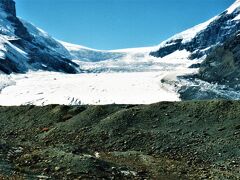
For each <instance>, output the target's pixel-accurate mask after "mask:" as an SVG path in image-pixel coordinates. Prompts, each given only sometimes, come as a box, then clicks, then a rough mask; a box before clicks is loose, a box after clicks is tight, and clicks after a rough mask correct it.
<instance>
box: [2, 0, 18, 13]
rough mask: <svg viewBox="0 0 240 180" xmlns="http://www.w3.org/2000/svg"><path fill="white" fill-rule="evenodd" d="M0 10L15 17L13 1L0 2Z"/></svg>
mask: <svg viewBox="0 0 240 180" xmlns="http://www.w3.org/2000/svg"><path fill="white" fill-rule="evenodd" d="M0 8H1V9H3V10H4V11H5V12H7V13H8V14H11V15H13V16H16V8H15V2H14V1H13V0H0Z"/></svg>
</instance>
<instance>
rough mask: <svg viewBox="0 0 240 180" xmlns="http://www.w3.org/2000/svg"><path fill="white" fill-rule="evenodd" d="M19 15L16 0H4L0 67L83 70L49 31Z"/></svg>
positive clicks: (7, 69) (8, 70) (9, 70)
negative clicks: (22, 18) (39, 27)
mask: <svg viewBox="0 0 240 180" xmlns="http://www.w3.org/2000/svg"><path fill="white" fill-rule="evenodd" d="M36 29H37V28H36V27H34V26H33V25H31V24H30V23H27V22H25V21H23V20H21V19H19V18H18V17H17V16H16V9H15V2H14V1H13V0H0V59H1V61H0V71H1V72H3V73H7V74H10V73H12V72H15V73H24V72H27V71H28V70H48V71H60V72H66V73H77V72H79V68H78V65H77V64H75V63H73V62H72V61H71V56H70V54H69V52H68V51H67V50H66V49H65V48H64V47H63V46H62V45H61V43H59V42H57V41H56V40H54V39H53V38H51V37H50V36H48V35H47V34H46V33H44V32H43V31H41V30H40V29H38V31H36Z"/></svg>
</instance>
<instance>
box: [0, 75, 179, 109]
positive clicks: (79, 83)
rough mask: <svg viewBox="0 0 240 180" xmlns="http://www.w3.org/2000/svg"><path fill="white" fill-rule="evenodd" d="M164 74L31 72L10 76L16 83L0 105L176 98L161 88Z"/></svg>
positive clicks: (145, 101)
mask: <svg viewBox="0 0 240 180" xmlns="http://www.w3.org/2000/svg"><path fill="white" fill-rule="evenodd" d="M163 76H164V73H157V72H140V73H100V74H94V73H93V74H92V73H88V74H78V75H66V74H61V73H49V72H32V73H28V74H26V75H12V76H11V79H12V80H13V81H15V82H16V84H15V85H12V86H8V87H6V88H4V89H3V90H2V92H1V95H0V104H1V105H6V106H9V105H22V104H34V105H47V104H71V105H78V104H96V105H97V104H113V103H116V104H148V103H154V102H158V101H178V100H179V98H178V95H177V94H176V93H174V92H170V91H168V90H165V89H164V88H162V87H161V83H160V80H161V78H162V77H163Z"/></svg>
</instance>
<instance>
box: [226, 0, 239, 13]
mask: <svg viewBox="0 0 240 180" xmlns="http://www.w3.org/2000/svg"><path fill="white" fill-rule="evenodd" d="M237 8H240V0H237V1H236V2H235V3H233V4H232V5H231V6H230V7H229V8H228V9H227V14H232V13H233V12H234V11H235V10H236V9H237Z"/></svg>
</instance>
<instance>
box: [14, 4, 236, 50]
mask: <svg viewBox="0 0 240 180" xmlns="http://www.w3.org/2000/svg"><path fill="white" fill-rule="evenodd" d="M15 1H16V4H17V14H18V16H19V17H22V18H23V19H25V20H27V21H30V22H32V23H33V24H35V25H37V26H38V27H40V28H42V29H43V30H45V31H47V32H48V33H49V34H50V35H52V36H54V37H56V38H58V39H60V40H64V41H67V42H71V43H75V44H81V45H85V46H88V47H91V48H96V49H119V48H128V47H141V46H151V45H156V44H159V43H160V42H161V41H162V40H165V39H166V38H168V37H170V36H171V35H174V34H175V33H177V32H181V31H182V30H185V29H187V28H189V27H192V26H194V25H196V24H199V23H201V22H203V21H205V20H208V19H209V18H211V17H213V16H215V15H217V14H218V13H220V12H222V11H223V10H225V9H226V8H227V7H228V6H230V5H231V4H232V3H233V2H234V1H235V0H15Z"/></svg>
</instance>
